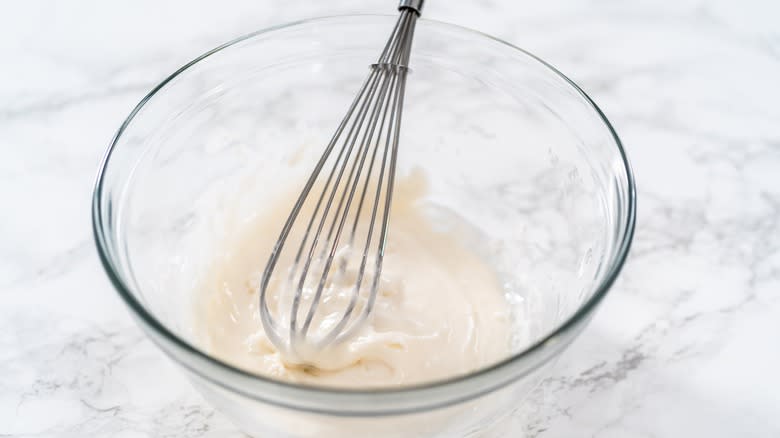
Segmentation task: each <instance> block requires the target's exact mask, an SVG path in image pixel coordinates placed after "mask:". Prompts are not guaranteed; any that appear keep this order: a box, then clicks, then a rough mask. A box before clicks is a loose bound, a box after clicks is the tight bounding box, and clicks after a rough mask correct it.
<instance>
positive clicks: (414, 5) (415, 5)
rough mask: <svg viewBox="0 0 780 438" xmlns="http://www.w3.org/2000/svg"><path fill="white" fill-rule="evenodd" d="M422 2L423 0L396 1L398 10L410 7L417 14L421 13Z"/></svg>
mask: <svg viewBox="0 0 780 438" xmlns="http://www.w3.org/2000/svg"><path fill="white" fill-rule="evenodd" d="M423 3H425V0H401V2H400V3H398V10H401V9H411V10H413V11H414V12H417V15H420V14H422V9H423Z"/></svg>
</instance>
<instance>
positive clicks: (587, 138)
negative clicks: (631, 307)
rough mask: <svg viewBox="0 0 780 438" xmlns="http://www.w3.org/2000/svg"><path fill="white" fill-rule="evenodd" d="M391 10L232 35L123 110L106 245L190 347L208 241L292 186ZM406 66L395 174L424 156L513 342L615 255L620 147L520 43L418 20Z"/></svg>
mask: <svg viewBox="0 0 780 438" xmlns="http://www.w3.org/2000/svg"><path fill="white" fill-rule="evenodd" d="M393 21H394V18H392V17H351V18H331V19H326V20H319V21H318V20H314V21H310V22H306V23H302V24H298V25H296V26H292V27H286V28H280V29H277V30H274V31H271V32H267V33H261V34H258V35H255V36H253V37H250V38H248V39H244V40H242V41H240V42H237V43H235V44H233V45H231V46H229V47H227V48H225V49H222V50H219V51H216V52H215V53H213V54H210V55H209V56H207V57H205V58H203V59H201V60H199V61H198V62H196V63H195V64H193V65H191V66H189V67H188V68H186V69H185V70H183V71H181V72H180V73H178V74H177V75H175V76H174V77H173V78H172V79H170V80H169V81H167V82H166V83H164V85H162V86H161V87H160V88H159V89H158V90H156V92H155V93H154V94H153V96H152V97H151V98H150V99H149V100H148V101H147V102H145V104H144V105H142V106H141V107H140V109H139V110H138V111H137V113H135V114H134V116H133V118H132V120H130V122H129V123H128V124H127V126H125V127H124V130H123V131H122V133H121V135H120V136H119V137H118V139H117V140H116V144H115V145H114V150H113V152H112V155H111V157H110V159H109V160H108V162H107V164H106V169H105V172H104V175H103V179H104V180H103V188H104V191H103V194H102V196H103V199H101V200H100V201H99V202H102V203H104V204H105V205H107V206H108V210H109V211H110V217H111V219H110V221H109V224H110V227H111V229H110V230H109V231H108V234H109V235H110V236H111V237H110V238H111V239H112V240H113V242H114V246H113V247H114V250H113V253H112V254H111V257H112V258H113V259H114V263H115V268H116V270H117V271H119V272H118V275H119V276H120V277H122V278H123V281H124V282H126V284H128V285H129V289H130V293H132V294H134V295H135V296H136V298H137V299H138V300H139V301H140V302H141V303H142V304H143V306H144V307H145V308H146V309H147V311H149V312H150V313H151V314H152V315H153V316H154V317H155V318H156V319H157V320H159V321H160V322H161V323H162V324H163V325H165V326H166V327H167V328H168V329H169V330H170V331H172V332H173V333H175V334H176V335H177V336H179V337H181V338H182V339H184V340H185V341H187V342H189V343H191V344H193V345H194V346H195V347H196V348H197V347H198V340H197V336H195V335H194V331H193V324H192V320H191V317H192V313H193V312H191V309H192V308H193V305H194V303H193V300H194V299H196V297H195V296H194V294H193V290H195V289H196V287H197V284H198V281H199V278H200V276H201V275H202V273H203V272H204V271H205V266H207V264H208V263H209V262H210V260H211V258H212V257H213V255H214V251H215V248H217V246H216V244H217V243H218V242H219V241H220V239H224V238H225V236H228V235H230V233H232V232H234V231H235V230H236V229H237V228H238V227H240V224H241V223H243V222H244V221H246V220H247V219H248V218H251V217H253V216H254V215H256V214H258V213H260V212H262V209H263V206H264V205H267V204H268V203H269V202H271V201H273V200H274V198H275V197H276V196H278V195H279V193H280V192H281V191H289V190H290V188H294V187H297V186H300V184H301V181H302V180H303V178H304V177H305V176H306V175H307V174H308V172H310V170H311V168H312V167H313V163H314V161H316V159H317V158H318V157H319V154H320V153H321V150H322V148H323V147H324V146H325V144H327V141H328V140H329V139H330V137H331V135H332V133H333V130H334V129H335V127H336V126H337V124H338V122H339V121H340V120H341V118H342V116H343V114H344V112H345V111H346V109H347V108H348V106H349V104H350V102H351V100H352V99H353V97H354V94H355V92H356V91H357V89H358V88H359V86H360V84H361V83H362V81H363V80H364V78H365V77H366V75H367V72H368V65H369V64H370V63H372V62H373V61H374V59H375V58H376V57H377V56H378V53H379V48H381V47H382V45H383V43H384V41H385V39H386V37H387V35H388V34H389V31H390V29H391V27H392V25H393ZM411 67H412V73H411V74H410V76H409V79H408V85H407V93H406V99H405V107H404V116H403V124H402V137H401V145H400V155H399V163H398V166H399V168H398V169H399V170H398V172H399V175H405V174H408V173H410V172H412V171H414V170H415V169H420V170H422V171H423V173H424V174H425V175H426V176H427V180H428V183H429V191H428V193H427V195H426V197H425V200H424V203H425V207H426V209H428V210H429V211H430V213H431V215H434V216H436V215H438V214H439V213H441V212H445V211H446V212H447V215H441V217H445V216H446V217H453V216H455V217H457V218H458V220H459V221H464V222H465V223H468V224H469V228H470V229H471V230H472V231H473V232H471V233H470V234H469V236H467V238H468V239H469V245H471V246H472V247H473V248H474V250H475V251H478V252H480V253H481V254H483V256H484V257H485V258H486V259H487V260H489V261H490V263H492V264H493V265H494V266H495V268H496V270H497V272H498V273H499V274H500V276H501V279H502V282H503V286H504V288H505V290H506V292H507V294H508V296H509V297H510V298H511V303H512V304H511V305H512V306H514V308H515V321H514V328H515V337H514V341H513V347H512V348H513V353H518V352H520V351H522V350H523V349H525V348H526V347H528V346H529V345H531V344H532V343H533V342H535V341H536V340H538V339H540V338H542V337H544V336H545V335H547V334H549V333H550V332H551V331H553V330H554V329H555V328H557V327H558V326H559V325H561V324H562V323H563V322H564V321H566V320H567V319H568V318H570V317H571V315H572V314H573V313H574V312H575V311H576V310H577V309H579V308H580V306H582V305H583V303H584V302H586V301H587V300H588V298H590V297H591V296H592V295H593V294H594V293H595V292H596V290H597V289H598V288H599V287H600V286H601V285H602V283H604V281H605V280H606V279H607V277H608V276H609V275H610V271H611V270H612V269H614V268H615V265H616V264H619V263H620V262H621V260H618V252H619V251H618V249H619V246H620V244H621V242H622V240H623V239H624V238H625V233H626V232H625V229H626V228H627V226H626V224H627V222H628V221H629V218H628V217H627V213H626V211H627V204H628V202H629V199H630V196H631V195H630V191H631V187H630V182H629V180H630V176H629V175H628V170H627V168H626V164H625V161H624V158H623V157H622V155H621V151H620V149H619V147H618V145H617V144H616V139H615V137H614V135H613V133H612V132H611V130H610V128H609V126H608V125H607V124H605V121H604V119H603V117H602V116H601V114H600V113H599V112H598V111H597V110H595V109H594V107H593V105H592V103H591V102H590V100H589V99H588V98H587V97H586V96H585V95H583V94H582V93H581V92H580V91H579V90H578V89H577V88H576V87H574V86H573V85H572V84H571V83H569V82H568V81H567V80H566V79H565V78H564V77H562V76H560V75H558V74H557V73H555V72H554V70H552V69H551V68H549V67H548V66H547V65H545V64H544V63H542V62H540V61H539V60H537V59H536V58H534V57H532V56H531V55H528V54H526V53H524V52H521V51H518V50H517V49H514V48H511V47H509V46H507V45H505V44H502V43H500V42H498V41H495V40H492V39H490V38H488V37H485V36H481V35H479V34H476V33H473V32H466V31H464V30H462V29H459V28H456V27H452V26H444V25H440V24H436V23H431V22H427V21H421V22H420V24H419V27H418V30H417V32H416V34H415V43H414V49H413V56H412V59H411ZM268 232H269V233H278V230H268ZM390 238H391V239H392V234H391V237H390ZM264 262H265V261H264V260H258V262H257V263H258V269H260V268H261V267H262V264H263V263H264Z"/></svg>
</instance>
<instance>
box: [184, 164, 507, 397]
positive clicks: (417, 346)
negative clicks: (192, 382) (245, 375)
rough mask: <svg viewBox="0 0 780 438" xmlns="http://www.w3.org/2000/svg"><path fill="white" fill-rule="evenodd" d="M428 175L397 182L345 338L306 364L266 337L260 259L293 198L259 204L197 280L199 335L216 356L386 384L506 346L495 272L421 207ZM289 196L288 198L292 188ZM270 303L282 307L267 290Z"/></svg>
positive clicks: (445, 374) (337, 292) (255, 368)
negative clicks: (381, 244)
mask: <svg viewBox="0 0 780 438" xmlns="http://www.w3.org/2000/svg"><path fill="white" fill-rule="evenodd" d="M424 194H425V179H424V177H423V176H422V175H421V174H420V173H414V172H413V173H411V174H410V175H409V176H407V177H403V178H400V179H399V180H398V181H397V182H396V186H395V193H394V198H393V206H392V212H391V219H390V234H389V239H388V247H387V250H386V254H385V259H384V266H383V270H382V276H381V281H380V286H379V291H378V296H377V301H376V303H375V306H374V309H373V313H372V315H371V318H370V319H369V320H368V322H367V324H365V325H364V326H362V327H361V328H360V330H359V331H358V332H357V334H356V335H355V336H353V337H352V338H350V339H349V340H347V341H345V342H343V343H341V344H338V345H335V346H331V347H328V348H327V349H326V350H323V351H320V352H318V353H317V354H315V355H313V356H310V357H307V358H306V359H307V360H306V362H307V364H306V365H305V366H301V365H300V364H299V361H297V360H291V358H289V357H285V355H284V354H282V353H280V352H279V351H278V350H277V349H276V348H275V347H274V345H273V344H272V343H271V342H270V341H269V340H268V338H267V337H266V336H265V333H264V331H263V328H262V324H261V322H260V316H259V311H258V305H259V303H258V285H259V281H260V278H261V275H262V269H263V268H264V263H265V261H267V259H268V255H269V254H270V251H271V248H272V247H273V245H274V243H275V242H276V239H277V237H278V235H277V233H278V229H279V226H280V224H282V223H283V222H284V220H285V219H286V217H287V214H288V212H289V205H290V204H291V201H290V199H286V200H281V201H280V202H279V203H277V204H275V206H274V207H272V208H269V209H266V210H264V211H262V212H261V213H262V214H260V215H259V216H258V217H257V218H256V219H255V220H253V221H251V222H250V223H247V224H246V225H245V227H244V228H243V229H239V230H235V232H234V233H233V237H232V238H230V239H227V240H226V241H225V242H224V247H223V248H221V250H220V251H218V252H219V254H220V256H219V257H218V258H216V259H215V260H214V262H213V264H212V265H211V266H210V269H209V270H208V271H207V273H206V275H205V280H204V281H203V282H202V284H201V285H200V287H201V289H202V290H200V291H199V293H200V294H201V295H200V300H199V302H198V305H197V308H196V315H195V316H196V317H195V323H196V333H197V336H198V338H199V341H200V342H201V344H203V345H205V347H206V349H207V351H208V352H209V353H210V354H212V355H213V356H215V357H217V358H219V359H221V360H224V361H225V362H228V363H230V364H233V365H235V366H237V367H240V368H243V369H245V370H248V371H251V372H255V373H258V374H262V375H266V376H268V377H272V378H276V379H280V380H285V381H289V382H296V383H305V384H310V385H324V386H331V387H353V388H354V387H360V388H367V387H388V386H399V385H409V384H417V383H423V382H429V381H434V380H440V379H445V378H450V377H454V376H457V375H462V374H466V373H469V372H471V371H474V370H475V369H478V368H481V367H483V366H486V365H490V364H492V363H494V362H496V361H498V360H500V359H502V358H504V357H506V356H507V355H508V354H509V351H510V332H511V327H510V325H511V322H510V313H511V312H510V306H509V303H508V302H507V301H506V299H505V298H504V295H503V292H502V288H501V284H500V282H499V279H498V277H497V274H496V273H495V272H494V271H493V269H491V267H490V266H489V265H488V264H487V263H486V261H485V260H483V259H482V258H480V257H479V256H478V255H477V254H475V253H474V252H473V251H470V250H469V249H468V248H467V247H466V245H465V242H464V240H465V239H463V236H461V235H459V232H458V227H446V226H441V224H439V223H434V221H432V219H431V218H430V215H428V214H426V213H425V212H424V210H423V207H422V203H421V202H420V200H421V199H422V198H423V195H424ZM291 199H292V196H291ZM352 284H354V281H351V280H349V279H347V280H345V281H344V282H343V285H340V284H334V285H331V286H330V287H329V289H328V290H327V291H326V296H327V298H326V300H324V301H323V304H321V307H323V308H321V309H319V310H318V312H324V314H325V315H328V314H329V312H331V313H332V314H334V315H335V314H336V313H338V311H339V310H340V309H343V308H344V303H345V302H346V300H347V299H348V298H347V297H348V296H349V293H351V285H352ZM273 287H274V285H273V284H272V285H271V286H270V287H269V291H271V293H270V295H271V302H270V307H271V308H275V307H277V306H279V303H278V300H279V293H278V291H277V293H274V292H273V290H272V289H271V288H273Z"/></svg>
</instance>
